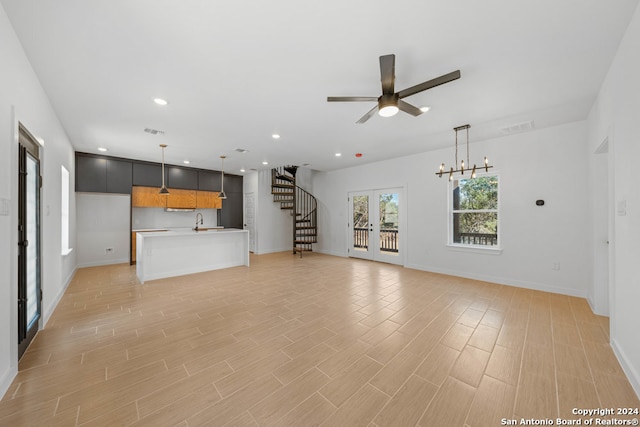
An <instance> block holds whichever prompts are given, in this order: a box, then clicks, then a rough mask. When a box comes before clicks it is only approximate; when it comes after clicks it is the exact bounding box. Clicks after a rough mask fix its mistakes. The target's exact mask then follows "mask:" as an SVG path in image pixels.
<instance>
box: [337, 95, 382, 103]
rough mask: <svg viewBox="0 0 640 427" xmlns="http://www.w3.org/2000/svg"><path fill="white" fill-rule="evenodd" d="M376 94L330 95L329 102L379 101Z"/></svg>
mask: <svg viewBox="0 0 640 427" xmlns="http://www.w3.org/2000/svg"><path fill="white" fill-rule="evenodd" d="M377 100H378V98H377V97H375V96H328V97H327V102H369V101H377Z"/></svg>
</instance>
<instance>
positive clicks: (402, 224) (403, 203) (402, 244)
mask: <svg viewBox="0 0 640 427" xmlns="http://www.w3.org/2000/svg"><path fill="white" fill-rule="evenodd" d="M391 192H393V193H398V199H399V200H398V210H399V213H398V242H399V244H398V256H390V255H386V254H384V253H381V251H380V248H379V245H374V246H375V247H373V248H372V250H370V251H369V252H368V254H367V255H365V256H353V252H352V251H351V247H352V243H353V242H352V240H353V233H352V226H351V221H352V220H353V219H352V218H351V213H352V210H351V209H352V202H351V199H350V198H351V196H352V195H363V194H365V193H366V194H368V195H369V196H370V199H369V206H370V209H371V207H373V208H374V209H373V217H371V214H372V212H370V213H369V215H370V217H369V220H370V221H369V222H370V223H372V224H374V226H373V232H376V231H377V230H378V229H379V212H378V208H377V203H375V202H373V199H377V197H378V196H379V194H383V193H391ZM406 194H407V191H406V185H397V186H389V187H386V186H385V187H378V188H372V189H361V190H353V191H347V196H346V197H345V199H346V201H347V210H346V212H347V239H346V242H347V256H348V257H354V258H361V259H368V260H372V261H377V262H386V263H390V264H396V265H402V266H405V265H406V262H407V253H406V252H407V244H406V240H407V239H406V229H407V200H406V199H407V197H406ZM372 220H373V222H372ZM373 241H374V242H376V243H377V242H378V240H377V239H373ZM369 246H371V245H369Z"/></svg>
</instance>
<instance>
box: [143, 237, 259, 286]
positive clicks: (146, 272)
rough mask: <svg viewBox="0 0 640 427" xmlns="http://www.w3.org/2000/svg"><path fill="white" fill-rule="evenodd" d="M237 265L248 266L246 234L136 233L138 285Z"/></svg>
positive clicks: (247, 238)
mask: <svg viewBox="0 0 640 427" xmlns="http://www.w3.org/2000/svg"><path fill="white" fill-rule="evenodd" d="M240 265H246V266H249V231H248V230H240V229H234V228H227V229H218V228H208V229H200V230H199V231H195V230H189V229H181V230H167V231H158V232H153V231H150V232H144V233H141V232H139V233H136V275H137V276H138V280H140V283H144V282H145V281H147V280H155V279H163V278H165V277H174V276H182V275H185V274H192V273H200V272H203V271H210V270H218V269H221V268H228V267H236V266H240Z"/></svg>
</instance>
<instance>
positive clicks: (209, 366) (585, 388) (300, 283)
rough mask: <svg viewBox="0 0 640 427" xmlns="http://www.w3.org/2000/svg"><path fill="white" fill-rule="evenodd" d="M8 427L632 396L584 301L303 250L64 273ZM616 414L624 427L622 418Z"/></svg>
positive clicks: (368, 421) (313, 416) (484, 411)
mask: <svg viewBox="0 0 640 427" xmlns="http://www.w3.org/2000/svg"><path fill="white" fill-rule="evenodd" d="M19 369H20V371H19V373H18V375H17V377H16V378H15V380H14V381H13V383H12V385H11V387H10V389H9V390H8V391H7V393H6V394H5V396H4V398H3V399H2V400H1V401H0V425H3V426H4V425H7V426H9V425H10V426H23V425H24V426H27V425H37V426H44V425H46V426H75V425H82V426H115V425H127V426H128V425H141V426H161V425H166V426H174V425H177V426H201V425H210V426H264V425H270V426H271V425H273V426H296V427H297V426H306V425H322V426H331V427H334V426H349V427H350V426H360V425H362V426H378V427H382V426H394V427H397V426H425V427H426V426H438V427H439V426H469V427H478V426H498V425H503V424H504V423H501V420H502V418H506V419H509V420H510V419H517V420H518V422H519V420H520V418H527V419H529V418H535V419H553V420H554V421H555V419H556V418H557V417H563V418H566V419H576V418H579V417H577V416H575V415H572V414H571V410H572V408H575V407H578V408H606V407H616V408H617V407H632V408H640V402H639V401H638V398H637V397H636V395H635V393H634V392H633V390H632V388H631V386H630V384H629V382H628V380H627V379H626V377H625V376H624V373H623V371H622V369H621V368H620V366H619V364H618V362H617V360H616V358H615V356H614V354H613V352H612V350H611V348H610V346H609V345H608V319H607V318H604V317H599V316H595V315H594V314H593V313H592V312H591V310H590V309H589V306H588V304H587V302H586V301H585V300H584V299H580V298H574V297H568V296H563V295H557V294H550V293H545V292H538V291H531V290H526V289H520V288H515V287H509V286H502V285H496V284H492V283H486V282H479V281H473V280H467V279H461V278H457V277H451V276H445V275H440V274H433V273H428V272H422V271H416V270H411V269H405V268H402V267H398V266H393V265H388V264H382V263H374V262H369V261H361V260H356V259H344V258H338V257H332V256H327V255H321V254H316V253H310V254H305V257H303V258H299V257H296V256H293V255H291V254H290V253H278V254H269V255H260V256H253V255H252V257H251V267H249V268H247V267H236V268H231V269H226V270H219V271H213V272H208V273H201V274H195V275H190V276H183V277H177V278H171V279H164V280H157V281H152V282H148V283H146V284H145V285H140V284H139V283H137V279H136V277H135V268H134V267H130V266H128V265H115V266H106V267H93V268H84V269H80V270H78V272H77V273H76V275H75V277H74V279H73V281H72V283H71V284H70V285H69V288H68V290H67V291H66V293H65V295H64V297H63V298H62V300H61V301H60V304H59V305H58V307H57V309H56V311H55V313H54V314H53V315H52V317H51V320H50V321H49V324H48V325H47V327H46V328H45V329H44V330H42V331H40V332H39V333H38V335H37V336H36V338H35V340H34V342H33V343H32V345H31V346H30V348H29V349H28V350H27V352H26V353H25V355H24V357H23V358H22V360H21V362H20V366H19ZM617 418H619V419H631V418H633V417H620V416H617Z"/></svg>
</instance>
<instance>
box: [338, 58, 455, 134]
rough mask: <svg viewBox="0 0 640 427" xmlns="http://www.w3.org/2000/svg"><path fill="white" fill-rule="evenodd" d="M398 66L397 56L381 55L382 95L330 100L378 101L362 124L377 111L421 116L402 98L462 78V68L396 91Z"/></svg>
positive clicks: (389, 114) (386, 114)
mask: <svg viewBox="0 0 640 427" xmlns="http://www.w3.org/2000/svg"><path fill="white" fill-rule="evenodd" d="M395 68H396V56H395V55H393V54H391V55H383V56H381V57H380V80H381V81H382V95H380V96H379V97H375V96H329V97H327V101H328V102H370V101H377V102H378V105H376V106H375V107H373V108H372V109H371V110H369V112H368V113H367V114H365V115H364V116H362V117H360V120H358V121H357V122H356V123H359V124H362V123H364V122H366V121H367V120H369V119H370V118H371V116H373V115H374V114H375V113H376V111H377V112H378V114H379V115H381V116H383V117H391V116H393V115H395V114H396V113H397V112H398V110H402V111H404V112H405V113H409V114H411V115H412V116H419V115H420V114H422V113H423V111H422V110H421V109H419V108H418V107H414V106H413V105H411V104H409V103H407V102H404V101H403V100H402V98H406V97H407V96H411V95H415V94H416V93H418V92H422V91H424V90H427V89H431V88H433V87H436V86H440V85H443V84H445V83H449V82H451V81H453V80H457V79H459V78H460V70H456V71H452V72H450V73H449V74H445V75H443V76H440V77H436V78H435V79H431V80H428V81H426V82H424V83H420V84H417V85H415V86H411V87H410V88H407V89H404V90H401V91H400V92H394V84H395V80H396V76H395Z"/></svg>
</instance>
